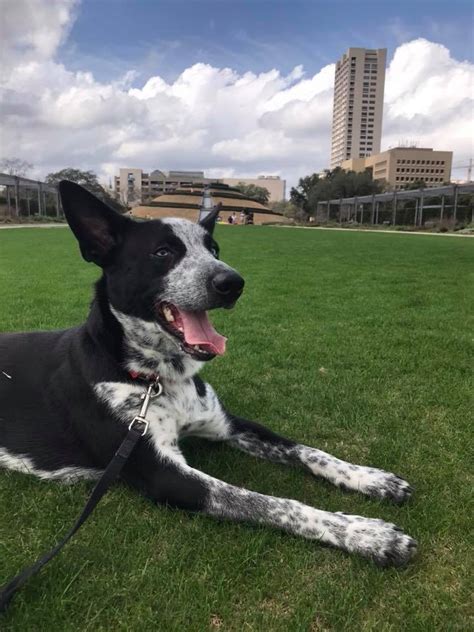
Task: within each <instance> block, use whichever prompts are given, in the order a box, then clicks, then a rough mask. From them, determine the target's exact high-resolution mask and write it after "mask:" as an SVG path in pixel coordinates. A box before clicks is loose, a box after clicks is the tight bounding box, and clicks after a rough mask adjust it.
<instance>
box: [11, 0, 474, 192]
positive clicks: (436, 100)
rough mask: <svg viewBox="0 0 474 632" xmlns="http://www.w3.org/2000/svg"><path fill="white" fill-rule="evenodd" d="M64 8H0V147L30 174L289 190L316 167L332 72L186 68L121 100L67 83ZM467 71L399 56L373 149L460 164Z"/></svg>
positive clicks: (78, 81)
mask: <svg viewBox="0 0 474 632" xmlns="http://www.w3.org/2000/svg"><path fill="white" fill-rule="evenodd" d="M75 7H76V3H75V1H73V0H50V1H49V2H47V3H44V2H39V1H37V0H8V1H7V11H6V13H7V18H6V23H7V25H9V28H8V29H6V30H5V33H6V37H5V38H4V39H3V41H2V55H3V54H4V55H5V59H6V60H7V62H8V63H6V64H5V65H4V71H5V72H4V73H3V77H2V81H1V84H0V87H1V90H2V129H1V147H2V153H3V155H5V156H18V157H20V158H24V159H27V160H29V161H31V162H34V163H35V164H36V165H37V175H38V176H44V175H45V174H46V173H47V172H49V171H51V170H55V169H59V168H62V167H65V166H76V167H80V168H87V169H94V170H95V171H97V172H98V173H99V174H100V175H102V176H109V175H112V174H113V173H114V172H116V170H117V169H118V168H119V167H120V166H139V167H143V168H144V169H150V168H161V169H185V168H190V169H196V168H199V169H204V170H205V171H206V172H207V173H209V174H210V175H213V176H216V177H217V176H223V175H229V176H246V175H247V176H249V175H255V174H258V173H267V174H268V173H276V174H280V175H282V176H283V177H286V178H287V179H288V181H289V184H290V185H291V184H294V183H295V182H296V180H297V178H298V177H299V176H301V175H306V174H308V173H311V172H313V171H315V170H319V169H322V168H324V167H326V166H327V164H328V159H329V145H330V127H331V113H332V86H333V79H334V66H333V65H329V66H325V67H324V68H322V69H321V70H320V71H319V72H317V73H316V74H315V75H314V76H313V77H306V76H305V74H304V71H303V69H302V67H301V66H297V67H296V68H295V69H294V70H293V71H292V72H291V73H290V74H288V75H286V76H285V75H282V73H281V72H280V71H278V70H277V69H272V70H269V71H268V72H265V73H260V74H255V73H253V72H246V73H243V74H239V73H237V72H235V71H234V70H232V69H230V68H215V67H213V66H210V65H208V64H202V63H199V64H195V65H193V66H191V67H190V68H186V69H185V70H184V71H183V72H182V73H181V74H180V75H179V76H178V77H177V78H176V79H175V80H174V81H173V82H167V81H165V80H164V79H163V78H162V77H159V76H153V77H149V78H148V79H147V80H146V81H145V82H144V84H143V85H142V86H141V87H139V88H130V85H131V83H132V81H133V80H134V79H136V76H135V75H134V74H133V72H132V73H130V72H129V73H127V74H126V75H124V76H123V77H119V78H116V79H115V80H114V81H111V82H110V83H101V82H99V81H97V80H96V79H95V78H94V76H93V75H92V74H91V73H89V72H71V71H70V70H68V69H67V68H66V67H65V66H64V65H62V64H61V63H60V60H58V59H56V56H57V51H58V47H59V45H60V44H61V43H62V42H63V41H64V40H65V38H66V37H67V34H68V32H69V29H70V27H71V24H72V21H73V20H74V11H75ZM473 77H474V70H473V65H471V64H468V63H467V62H460V61H457V60H455V59H453V58H452V57H451V56H450V53H449V51H448V50H447V49H446V48H445V47H444V46H441V45H439V44H436V43H433V42H429V41H427V40H422V39H417V40H413V41H411V42H407V43H405V44H401V45H400V46H399V47H398V48H397V49H396V51H395V54H394V57H393V59H392V61H391V63H390V65H389V68H388V70H387V85H386V104H385V115H384V139H383V146H384V147H387V146H389V145H393V144H396V143H397V141H398V140H400V139H406V138H409V139H415V140H417V141H418V142H419V144H420V145H421V146H432V147H435V148H438V149H453V150H454V151H455V152H456V154H457V156H458V158H460V159H461V158H462V159H464V158H465V157H467V156H469V155H471V152H472V147H471V144H470V138H472V137H473V136H474V133H473V130H472V86H473Z"/></svg>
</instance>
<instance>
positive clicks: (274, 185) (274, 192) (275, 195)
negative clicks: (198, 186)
mask: <svg viewBox="0 0 474 632" xmlns="http://www.w3.org/2000/svg"><path fill="white" fill-rule="evenodd" d="M218 182H223V183H224V184H228V185H229V186H231V187H235V186H237V185H238V184H239V182H243V183H244V184H255V185H256V186H258V187H263V188H264V189H267V191H268V192H269V193H270V197H269V198H268V201H269V202H280V201H281V200H284V199H285V193H286V180H282V179H281V178H280V176H258V178H222V180H218Z"/></svg>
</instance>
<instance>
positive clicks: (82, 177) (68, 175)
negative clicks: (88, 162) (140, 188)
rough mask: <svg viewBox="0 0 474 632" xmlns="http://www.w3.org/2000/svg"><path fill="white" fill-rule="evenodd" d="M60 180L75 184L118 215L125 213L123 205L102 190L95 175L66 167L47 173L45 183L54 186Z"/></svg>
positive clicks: (91, 172)
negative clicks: (118, 213)
mask: <svg viewBox="0 0 474 632" xmlns="http://www.w3.org/2000/svg"><path fill="white" fill-rule="evenodd" d="M61 180H70V181H71V182H76V183H77V184H80V185H81V186H83V187H84V188H85V189H87V190H88V191H90V192H91V193H93V194H94V195H96V196H97V197H98V198H99V199H100V200H102V201H103V202H105V203H106V204H108V205H109V206H111V207H112V208H113V209H115V210H116V211H119V212H120V213H123V212H125V211H126V208H125V207H124V205H123V204H121V203H120V202H118V201H117V200H116V199H115V198H114V197H113V196H112V195H111V194H110V193H109V192H108V191H107V190H106V189H104V187H103V186H102V185H101V184H100V182H99V180H98V178H97V175H96V174H95V173H94V172H93V171H81V170H80V169H73V168H70V167H68V168H66V169H61V171H56V172H53V173H48V175H47V176H46V178H45V181H46V182H47V183H48V184H54V185H57V184H58V183H59V182H60V181H61Z"/></svg>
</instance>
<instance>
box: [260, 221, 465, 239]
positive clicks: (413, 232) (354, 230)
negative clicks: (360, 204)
mask: <svg viewBox="0 0 474 632" xmlns="http://www.w3.org/2000/svg"><path fill="white" fill-rule="evenodd" d="M269 228H303V229H306V230H339V231H340V230H344V231H346V232H349V233H385V234H387V233H388V234H389V235H431V236H432V237H474V234H472V235H466V234H463V233H461V234H459V233H428V232H425V231H421V230H384V229H383V228H380V229H378V228H333V227H329V226H288V225H286V224H285V225H284V226H281V225H277V224H274V225H272V226H269Z"/></svg>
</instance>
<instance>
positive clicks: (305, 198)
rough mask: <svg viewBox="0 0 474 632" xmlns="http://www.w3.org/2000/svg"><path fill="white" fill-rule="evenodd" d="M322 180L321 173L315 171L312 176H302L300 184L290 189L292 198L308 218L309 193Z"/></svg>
mask: <svg viewBox="0 0 474 632" xmlns="http://www.w3.org/2000/svg"><path fill="white" fill-rule="evenodd" d="M319 181H320V176H319V173H313V174H312V175H311V176H305V177H304V178H300V179H299V181H298V185H297V186H296V187H292V188H291V190H290V200H291V202H292V203H293V204H294V205H295V206H296V207H298V209H299V210H300V212H301V213H302V214H303V215H306V219H307V217H308V216H309V214H310V207H309V195H310V193H311V191H312V190H313V189H314V188H315V187H316V186H317V185H318V183H319Z"/></svg>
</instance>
